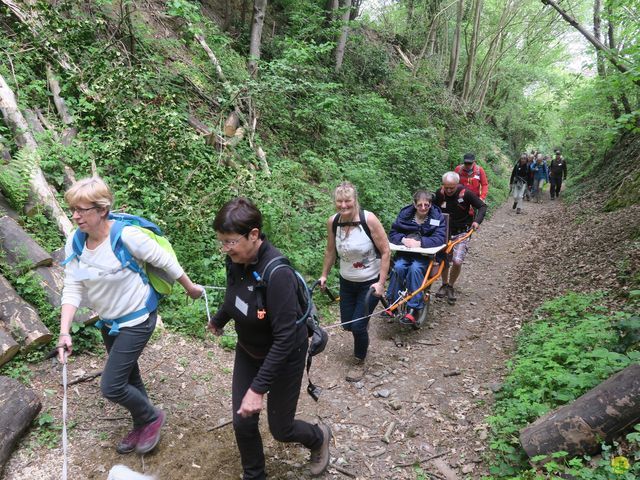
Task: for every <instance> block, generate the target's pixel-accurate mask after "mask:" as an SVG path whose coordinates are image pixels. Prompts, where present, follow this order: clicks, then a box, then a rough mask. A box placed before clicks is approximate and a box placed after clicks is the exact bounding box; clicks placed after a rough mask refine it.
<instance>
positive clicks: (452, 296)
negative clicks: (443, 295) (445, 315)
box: [447, 285, 458, 305]
mask: <svg viewBox="0 0 640 480" xmlns="http://www.w3.org/2000/svg"><path fill="white" fill-rule="evenodd" d="M456 300H458V297H456V292H455V291H454V289H453V286H452V285H448V288H447V303H449V305H453V304H454V303H456Z"/></svg>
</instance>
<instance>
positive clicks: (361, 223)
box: [331, 209, 381, 258]
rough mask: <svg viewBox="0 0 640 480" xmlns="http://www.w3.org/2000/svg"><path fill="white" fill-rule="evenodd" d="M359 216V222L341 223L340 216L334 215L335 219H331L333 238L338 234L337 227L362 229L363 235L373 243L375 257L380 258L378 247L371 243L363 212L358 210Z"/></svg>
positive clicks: (371, 238) (369, 231)
mask: <svg viewBox="0 0 640 480" xmlns="http://www.w3.org/2000/svg"><path fill="white" fill-rule="evenodd" d="M359 215H360V220H358V221H357V222H341V221H340V214H339V213H338V214H336V216H335V217H333V224H332V225H331V229H332V230H333V236H334V237H335V236H336V233H337V232H338V227H358V226H360V227H362V230H364V233H365V234H366V235H367V237H369V240H371V243H373V248H375V249H376V257H377V258H380V256H381V255H380V250H378V247H377V246H376V242H374V241H373V237H372V236H371V230H370V229H369V225H367V219H366V218H365V215H364V210H362V209H360V212H359Z"/></svg>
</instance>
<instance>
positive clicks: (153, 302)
mask: <svg viewBox="0 0 640 480" xmlns="http://www.w3.org/2000/svg"><path fill="white" fill-rule="evenodd" d="M108 218H109V220H115V222H114V223H113V225H112V226H111V230H110V231H109V242H110V243H111V250H112V251H113V253H114V255H115V256H116V258H117V259H118V260H119V261H120V265H121V268H122V269H124V268H129V269H130V270H133V271H134V272H136V273H137V274H139V275H140V276H141V277H142V281H143V282H144V283H145V284H147V283H149V284H150V285H151V287H152V288H151V291H150V293H149V298H147V301H146V303H145V306H144V307H143V308H141V309H140V310H136V311H135V312H132V313H129V314H127V315H125V316H123V317H119V318H113V319H107V318H101V319H100V320H99V321H98V322H96V327H98V328H102V326H103V325H105V324H106V325H107V326H108V327H110V330H109V335H111V336H116V335H118V333H120V325H119V324H120V323H123V322H128V321H129V320H133V319H134V318H138V317H140V316H142V315H145V314H148V313H150V312H153V311H154V310H155V309H156V308H157V307H158V300H159V299H160V298H161V297H162V296H163V295H168V294H170V293H171V290H172V288H173V283H174V280H173V279H171V278H170V277H169V276H168V275H167V274H166V272H164V271H163V270H162V269H160V268H157V267H154V266H153V265H150V264H148V263H143V264H142V266H140V264H139V263H138V262H137V261H136V260H135V258H134V257H133V255H132V254H131V252H129V250H128V249H127V247H126V246H125V244H124V242H123V241H122V230H123V229H124V227H136V228H138V229H139V230H140V231H141V232H143V233H145V234H146V235H148V236H149V237H151V238H152V239H153V240H154V241H155V242H157V243H158V244H159V245H160V246H161V247H162V248H163V249H164V250H166V251H167V252H168V253H169V254H171V256H173V258H176V254H175V252H174V251H173V247H172V246H171V243H169V240H168V239H167V237H165V236H164V234H163V233H162V230H161V229H160V227H158V226H157V225H156V224H155V223H153V222H151V221H149V220H147V219H146V218H143V217H139V216H137V215H130V214H127V213H113V212H111V213H109V216H108ZM86 241H87V234H86V233H84V232H82V231H81V230H80V229H77V230H76V231H75V234H74V235H73V241H72V248H73V253H72V254H71V255H69V257H67V258H66V259H65V260H64V261H63V262H62V263H61V265H66V264H67V263H69V262H70V261H71V260H73V259H74V258H78V257H80V256H81V255H82V251H83V250H84V246H85V243H86Z"/></svg>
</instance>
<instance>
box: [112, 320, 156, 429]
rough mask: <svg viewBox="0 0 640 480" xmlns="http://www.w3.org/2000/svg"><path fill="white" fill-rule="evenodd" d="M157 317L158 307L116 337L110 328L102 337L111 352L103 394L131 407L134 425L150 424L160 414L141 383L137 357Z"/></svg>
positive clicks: (123, 329)
mask: <svg viewBox="0 0 640 480" xmlns="http://www.w3.org/2000/svg"><path fill="white" fill-rule="evenodd" d="M157 319H158V312H157V310H156V311H153V312H151V313H150V314H149V317H148V318H147V319H146V320H145V321H144V322H142V323H141V324H139V325H135V326H133V327H124V328H122V329H121V330H120V333H119V334H118V335H117V336H115V337H112V336H110V335H109V328H108V327H106V326H103V327H102V329H101V333H102V340H103V341H104V346H105V347H106V348H107V353H108V354H109V357H108V358H107V363H106V364H105V366H104V371H103V372H102V378H101V379H100V389H101V390H102V396H104V397H105V398H106V399H107V400H111V401H112V402H114V403H117V404H118V405H122V406H123V407H124V408H126V409H127V410H129V413H131V417H133V426H134V427H141V426H143V425H146V424H148V423H151V422H153V421H154V420H155V419H156V418H157V417H158V414H157V412H156V410H155V408H154V407H153V405H152V404H151V401H150V400H149V396H148V395H147V391H146V389H145V388H144V383H142V377H141V376H140V367H139V366H138V358H139V357H140V355H141V354H142V350H144V347H145V346H146V345H147V342H148V341H149V339H150V338H151V334H152V333H153V330H154V329H155V328H156V320H157Z"/></svg>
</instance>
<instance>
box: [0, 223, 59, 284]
mask: <svg viewBox="0 0 640 480" xmlns="http://www.w3.org/2000/svg"><path fill="white" fill-rule="evenodd" d="M0 250H2V251H4V259H5V261H6V262H7V263H8V264H9V265H11V267H13V268H14V269H15V270H16V271H17V272H18V273H24V272H26V271H28V270H30V269H32V268H35V267H40V266H48V265H51V264H52V263H53V259H52V258H51V255H49V254H48V253H47V252H46V251H45V250H44V249H43V248H42V247H41V246H40V245H38V244H37V243H36V242H35V241H34V240H33V239H32V238H31V237H30V236H29V235H27V233H26V232H25V231H24V230H23V229H22V227H20V225H18V223H17V222H16V221H15V220H14V219H13V218H11V217H9V216H7V215H5V216H4V217H0Z"/></svg>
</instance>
